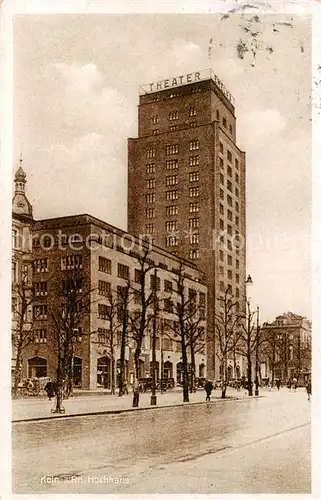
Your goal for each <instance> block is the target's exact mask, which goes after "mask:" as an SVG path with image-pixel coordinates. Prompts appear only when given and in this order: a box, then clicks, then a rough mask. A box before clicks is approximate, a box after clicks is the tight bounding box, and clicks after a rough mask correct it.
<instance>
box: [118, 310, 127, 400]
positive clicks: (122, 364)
mask: <svg viewBox="0 0 321 500" xmlns="http://www.w3.org/2000/svg"><path fill="white" fill-rule="evenodd" d="M126 333H127V312H124V314H123V321H122V332H121V345H120V367H119V386H118V389H119V390H118V396H122V395H123V394H124V380H125V348H126Z"/></svg>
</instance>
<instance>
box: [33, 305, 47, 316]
mask: <svg viewBox="0 0 321 500" xmlns="http://www.w3.org/2000/svg"><path fill="white" fill-rule="evenodd" d="M47 310H48V308H47V305H46V304H41V305H38V306H33V319H47Z"/></svg>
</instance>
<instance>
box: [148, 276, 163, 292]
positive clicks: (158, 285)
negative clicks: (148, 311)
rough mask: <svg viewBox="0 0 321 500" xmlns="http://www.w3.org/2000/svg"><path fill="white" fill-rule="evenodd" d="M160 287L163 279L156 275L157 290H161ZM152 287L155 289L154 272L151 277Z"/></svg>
mask: <svg viewBox="0 0 321 500" xmlns="http://www.w3.org/2000/svg"><path fill="white" fill-rule="evenodd" d="M160 287H161V280H160V278H159V277H158V276H157V277H156V290H160ZM150 288H151V289H152V290H155V275H154V274H152V275H151V277H150Z"/></svg>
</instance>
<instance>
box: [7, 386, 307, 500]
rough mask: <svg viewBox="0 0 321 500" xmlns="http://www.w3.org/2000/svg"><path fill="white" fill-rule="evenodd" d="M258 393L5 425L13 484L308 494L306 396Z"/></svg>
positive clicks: (77, 489) (20, 488)
mask: <svg viewBox="0 0 321 500" xmlns="http://www.w3.org/2000/svg"><path fill="white" fill-rule="evenodd" d="M231 393H232V391H231ZM262 394H264V396H265V397H262V398H253V399H251V398H248V397H247V398H244V397H243V398H242V399H240V400H235V401H231V400H230V401H214V402H212V403H209V404H206V403H203V404H198V405H188V406H183V405H181V406H178V407H174V408H160V409H157V410H154V411H139V412H137V411H132V412H128V413H122V414H119V415H117V414H115V415H97V416H80V417H74V418H67V419H53V420H48V421H43V422H25V423H15V424H13V492H14V493H20V494H23V493H37V494H46V493H119V494H121V493H150V494H151V493H309V492H310V474H311V459H310V446H311V443H310V430H311V428H310V413H311V403H309V402H308V401H307V398H306V394H305V392H304V391H303V390H299V391H297V392H296V393H289V392H288V391H287V390H286V389H284V390H281V391H280V392H279V393H278V392H268V391H266V392H263V391H262ZM79 399H80V398H79Z"/></svg>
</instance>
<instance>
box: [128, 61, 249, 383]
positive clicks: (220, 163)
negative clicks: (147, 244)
mask: <svg viewBox="0 0 321 500" xmlns="http://www.w3.org/2000/svg"><path fill="white" fill-rule="evenodd" d="M128 226H129V227H128V230H129V232H130V233H134V234H136V235H138V234H146V233H147V234H149V235H151V237H152V238H153V240H154V242H155V244H157V245H159V246H162V247H164V248H166V249H167V250H169V251H171V252H172V253H174V254H176V255H180V256H182V257H183V258H185V259H188V260H191V261H193V262H194V263H196V264H197V266H198V267H199V269H200V270H202V271H203V272H204V274H205V276H206V279H207V285H208V318H207V319H208V342H207V352H208V359H207V370H208V371H207V376H208V377H215V378H219V377H220V366H219V362H215V360H216V356H215V352H216V347H215V327H214V323H215V314H217V313H218V312H219V309H218V308H219V307H221V305H220V302H219V300H218V299H219V297H221V296H222V295H223V293H224V291H225V290H226V288H227V287H229V290H230V291H231V293H232V294H233V297H234V298H235V299H236V300H237V301H239V304H238V309H239V310H242V309H243V307H244V297H245V272H246V269H245V259H246V247H245V232H246V224H245V153H244V152H242V151H241V150H240V149H239V148H238V147H237V145H236V117H235V107H234V101H233V98H232V96H231V94H230V93H229V92H228V91H227V89H226V88H225V87H224V85H223V84H222V82H221V81H220V80H219V79H218V78H217V76H216V75H215V74H214V73H213V72H212V70H206V71H203V72H195V73H190V74H187V75H180V76H178V77H173V78H170V79H167V80H163V81H159V82H153V83H149V84H147V85H143V86H142V87H141V91H140V96H139V106H138V138H135V139H129V142H128Z"/></svg>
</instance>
